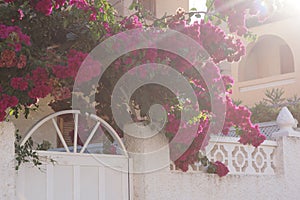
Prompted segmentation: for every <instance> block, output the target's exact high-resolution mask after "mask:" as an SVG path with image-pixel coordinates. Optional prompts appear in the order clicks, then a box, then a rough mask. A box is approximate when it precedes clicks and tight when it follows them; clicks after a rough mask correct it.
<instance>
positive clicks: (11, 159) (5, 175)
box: [0, 122, 16, 200]
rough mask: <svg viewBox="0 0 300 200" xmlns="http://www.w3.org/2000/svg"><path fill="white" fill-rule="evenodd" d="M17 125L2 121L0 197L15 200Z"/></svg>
mask: <svg viewBox="0 0 300 200" xmlns="http://www.w3.org/2000/svg"><path fill="white" fill-rule="evenodd" d="M14 142H15V127H14V125H13V124H12V123H11V122H1V123H0V150H1V153H0V199H1V200H15V198H16V171H15V146H14Z"/></svg>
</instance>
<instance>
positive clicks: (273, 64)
mask: <svg viewBox="0 0 300 200" xmlns="http://www.w3.org/2000/svg"><path fill="white" fill-rule="evenodd" d="M299 25H300V17H293V18H289V19H285V20H281V21H277V22H272V23H269V24H265V25H261V26H257V27H254V28H252V29H250V30H251V31H252V32H253V33H254V34H256V35H257V37H258V38H257V40H256V41H255V42H250V43H249V42H248V43H247V42H245V43H246V46H247V54H246V56H244V57H243V58H242V59H241V61H240V62H239V63H235V64H232V66H231V74H232V76H233V77H234V80H235V85H234V88H233V95H232V97H233V98H234V99H236V100H237V99H239V100H242V102H243V104H246V105H253V104H254V103H256V102H258V101H259V100H261V99H262V98H264V96H265V95H264V94H265V91H266V90H267V89H272V88H282V89H284V91H285V97H292V96H293V95H295V94H297V95H298V96H300V40H299V35H300V26H299Z"/></svg>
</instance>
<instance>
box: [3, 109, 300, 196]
mask: <svg viewBox="0 0 300 200" xmlns="http://www.w3.org/2000/svg"><path fill="white" fill-rule="evenodd" d="M294 123H295V121H294V119H293V117H292V115H291V114H290V112H289V111H288V110H287V109H283V111H282V112H281V113H280V115H279V116H278V118H277V124H278V125H279V127H280V130H279V131H278V132H277V133H275V134H273V135H274V136H275V137H276V138H277V139H276V142H274V141H273V142H270V141H266V142H265V143H263V144H262V145H261V146H260V148H259V149H258V150H257V151H258V152H261V155H262V157H261V158H260V159H258V160H255V159H253V158H255V155H256V154H257V151H256V150H255V149H254V148H252V147H249V146H244V147H245V149H248V150H249V151H248V152H247V153H248V154H246V153H245V156H244V158H243V159H245V160H246V161H247V162H248V165H247V166H246V169H247V167H249V166H252V167H250V168H252V169H251V170H248V171H247V170H245V171H243V172H240V171H234V170H232V171H231V174H228V175H227V176H225V177H222V178H219V177H218V176H217V175H215V174H207V173H205V172H202V171H199V170H189V171H188V172H186V173H184V172H180V171H177V170H174V169H173V170H171V169H170V166H166V167H164V168H160V169H157V170H151V169H149V165H147V163H148V162H150V161H151V162H155V161H159V162H160V163H162V164H163V165H164V164H165V163H166V162H165V161H168V160H169V158H168V157H167V156H166V155H167V154H166V152H168V149H167V148H162V149H161V153H160V155H162V156H159V154H158V155H157V158H156V159H154V158H153V157H152V156H150V157H145V158H144V159H141V157H140V156H136V154H135V153H146V152H147V151H148V150H149V149H150V150H153V149H152V148H150V147H155V146H160V147H161V146H164V144H165V142H166V141H165V140H164V139H163V138H162V137H161V135H157V136H154V137H149V138H145V140H147V141H141V140H142V139H141V138H139V139H136V138H132V137H134V136H136V134H131V135H129V136H125V140H124V141H125V143H126V145H129V146H130V147H129V146H127V147H128V149H129V150H130V152H129V155H130V156H132V159H133V166H132V172H138V173H132V179H131V184H130V185H132V190H131V194H132V196H131V200H158V199H163V200H177V199H178V200H199V199H205V200H214V199H226V200H231V199H232V200H236V199H245V200H247V199H249V200H250V199H251V200H253V199H256V200H276V199H278V200H281V199H282V200H298V199H300V170H299V168H300V133H299V132H296V131H294V129H292V126H294ZM127 131H130V129H128V130H127ZM144 132H145V133H143V134H145V135H152V133H146V132H147V130H146V129H145V130H144ZM13 142H14V127H13V125H12V124H11V123H6V122H4V123H1V124H0V149H1V154H0V199H1V200H14V199H16V198H15V184H16V183H15V180H16V177H15V171H14V147H13ZM212 142H213V143H214V144H213V145H211V146H213V147H214V146H216V145H217V146H218V148H219V147H220V146H221V145H223V146H224V149H225V151H226V153H223V154H224V155H223V157H222V158H221V160H222V159H224V160H225V162H226V160H227V162H228V163H227V164H228V166H229V168H231V169H233V168H232V167H233V166H232V165H234V164H233V163H234V162H233V161H236V162H237V161H238V160H240V159H241V158H237V157H236V158H237V160H235V159H236V158H234V156H232V155H233V154H234V153H233V152H235V151H231V150H230V149H235V147H237V149H241V148H240V147H241V145H240V144H239V143H237V142H234V141H228V139H227V141H226V140H223V141H222V139H220V140H219V141H212ZM138 144H142V146H139V145H138ZM151 144H152V145H151ZM218 148H217V150H218ZM212 149H214V148H212ZM260 149H262V150H260ZM217 150H214V151H212V152H214V153H212V154H211V158H213V159H214V160H215V159H219V156H218V153H216V152H217ZM222 151H224V150H222ZM225 151H224V152H225ZM253 152H254V153H253ZM262 152H265V153H262ZM220 155H221V154H220ZM249 155H251V156H249ZM230 156H231V158H230ZM256 158H257V156H256ZM224 160H223V161H224ZM264 162H265V163H267V164H266V165H267V168H268V170H258V171H255V167H253V166H254V164H255V165H256V166H261V165H259V163H264ZM241 163H243V162H241ZM153 166H154V167H156V166H155V165H153ZM153 166H152V167H153ZM143 167H144V168H145V169H146V170H147V171H151V172H145V173H141V172H142V171H141V170H143ZM267 168H266V169H267ZM136 169H138V171H135V170H136ZM253 169H254V171H253ZM107 178H108V177H107ZM32 200H33V199H32ZM82 200H84V199H82ZM109 200H110V199H109Z"/></svg>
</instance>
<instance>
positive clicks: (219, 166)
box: [214, 161, 229, 177]
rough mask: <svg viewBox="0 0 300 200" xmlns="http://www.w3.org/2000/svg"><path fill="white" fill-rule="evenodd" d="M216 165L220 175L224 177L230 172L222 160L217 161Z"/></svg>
mask: <svg viewBox="0 0 300 200" xmlns="http://www.w3.org/2000/svg"><path fill="white" fill-rule="evenodd" d="M214 165H215V167H216V174H218V176H220V177H222V176H226V174H228V172H229V170H228V168H227V166H226V165H224V164H223V163H221V162H220V161H217V162H215V163H214Z"/></svg>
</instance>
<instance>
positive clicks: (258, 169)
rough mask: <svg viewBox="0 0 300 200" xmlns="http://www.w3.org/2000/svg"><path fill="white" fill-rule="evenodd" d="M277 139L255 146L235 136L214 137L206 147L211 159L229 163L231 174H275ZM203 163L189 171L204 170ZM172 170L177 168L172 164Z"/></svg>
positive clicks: (207, 154) (191, 167)
mask: <svg viewBox="0 0 300 200" xmlns="http://www.w3.org/2000/svg"><path fill="white" fill-rule="evenodd" d="M276 147H277V143H276V142H275V141H268V140H267V141H265V142H264V143H263V144H262V145H260V146H259V147H257V148H255V147H253V146H250V145H243V144H240V143H239V142H238V138H235V137H218V136H215V137H212V138H211V140H210V142H209V145H208V146H207V147H206V156H207V157H208V159H209V160H210V161H220V162H223V163H224V164H226V165H227V167H228V169H229V171H230V172H229V174H253V175H273V174H275V172H276V165H275V158H274V154H275V149H276ZM203 169H204V167H203V166H201V163H196V164H195V165H194V166H190V168H189V172H199V171H203ZM171 170H173V171H174V170H176V169H175V166H174V165H173V164H172V165H171Z"/></svg>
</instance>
